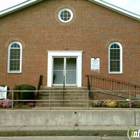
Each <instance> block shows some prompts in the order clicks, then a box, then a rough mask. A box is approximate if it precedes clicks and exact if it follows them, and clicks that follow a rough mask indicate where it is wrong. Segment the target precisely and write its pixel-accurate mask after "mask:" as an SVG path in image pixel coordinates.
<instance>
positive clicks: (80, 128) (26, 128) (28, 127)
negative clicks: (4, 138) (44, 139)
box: [0, 126, 140, 131]
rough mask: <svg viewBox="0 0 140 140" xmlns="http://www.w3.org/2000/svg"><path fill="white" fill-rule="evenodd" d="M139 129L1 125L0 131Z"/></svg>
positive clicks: (123, 128) (135, 127)
mask: <svg viewBox="0 0 140 140" xmlns="http://www.w3.org/2000/svg"><path fill="white" fill-rule="evenodd" d="M130 129H134V130H139V129H140V126H37V127H34V126H33V127H32V126H15V127H11V126H10V127H5V126H1V127H0V131H18V130H20V131H22V130H23V131H25V130H130Z"/></svg>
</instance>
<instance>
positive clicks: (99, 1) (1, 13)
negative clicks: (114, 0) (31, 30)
mask: <svg viewBox="0 0 140 140" xmlns="http://www.w3.org/2000/svg"><path fill="white" fill-rule="evenodd" d="M41 1H43V0H26V1H25V2H22V3H20V4H18V5H15V6H12V7H10V8H8V9H5V10H2V11H0V17H3V16H6V15H8V14H10V13H13V12H15V11H18V10H20V9H23V8H25V7H28V6H30V5H33V4H36V3H38V2H41ZM87 1H90V2H93V3H95V4H98V5H100V6H102V7H105V8H108V9H110V10H113V11H115V12H117V13H120V14H122V15H125V16H128V17H130V18H133V19H135V20H137V21H140V15H138V14H135V13H132V12H130V11H127V10H124V9H122V8H120V7H117V6H115V5H112V4H110V3H108V2H105V1H103V0H87Z"/></svg>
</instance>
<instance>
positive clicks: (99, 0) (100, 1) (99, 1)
mask: <svg viewBox="0 0 140 140" xmlns="http://www.w3.org/2000/svg"><path fill="white" fill-rule="evenodd" d="M88 1H90V2H93V3H95V4H98V5H101V6H103V7H105V8H108V9H110V10H113V11H115V12H118V13H120V14H122V15H125V16H127V17H130V18H133V19H135V20H138V21H140V15H138V14H135V13H132V12H130V11H127V10H125V9H123V8H120V7H117V6H115V5H112V4H110V3H108V2H105V1H103V0H88Z"/></svg>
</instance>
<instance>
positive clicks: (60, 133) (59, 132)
mask: <svg viewBox="0 0 140 140" xmlns="http://www.w3.org/2000/svg"><path fill="white" fill-rule="evenodd" d="M11 136H127V131H124V130H123V131H121V130H112V131H110V130H109V131H107V130H99V131H97V130H96V131H95V130H87V131H86V130H53V131H50V130H45V131H44V130H43V131H0V137H11Z"/></svg>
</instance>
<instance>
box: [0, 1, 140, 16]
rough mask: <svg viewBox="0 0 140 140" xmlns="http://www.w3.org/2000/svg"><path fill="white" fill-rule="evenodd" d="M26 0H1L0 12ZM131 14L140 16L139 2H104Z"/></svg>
mask: <svg viewBox="0 0 140 140" xmlns="http://www.w3.org/2000/svg"><path fill="white" fill-rule="evenodd" d="M23 1H26V0H3V1H2V0H1V1H0V11H1V10H3V9H6V8H9V7H11V6H13V5H15V4H18V3H20V2H23ZM104 1H106V2H109V3H111V4H114V5H116V6H119V7H121V8H124V9H126V10H129V11H131V12H133V13H136V14H138V15H140V0H104Z"/></svg>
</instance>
